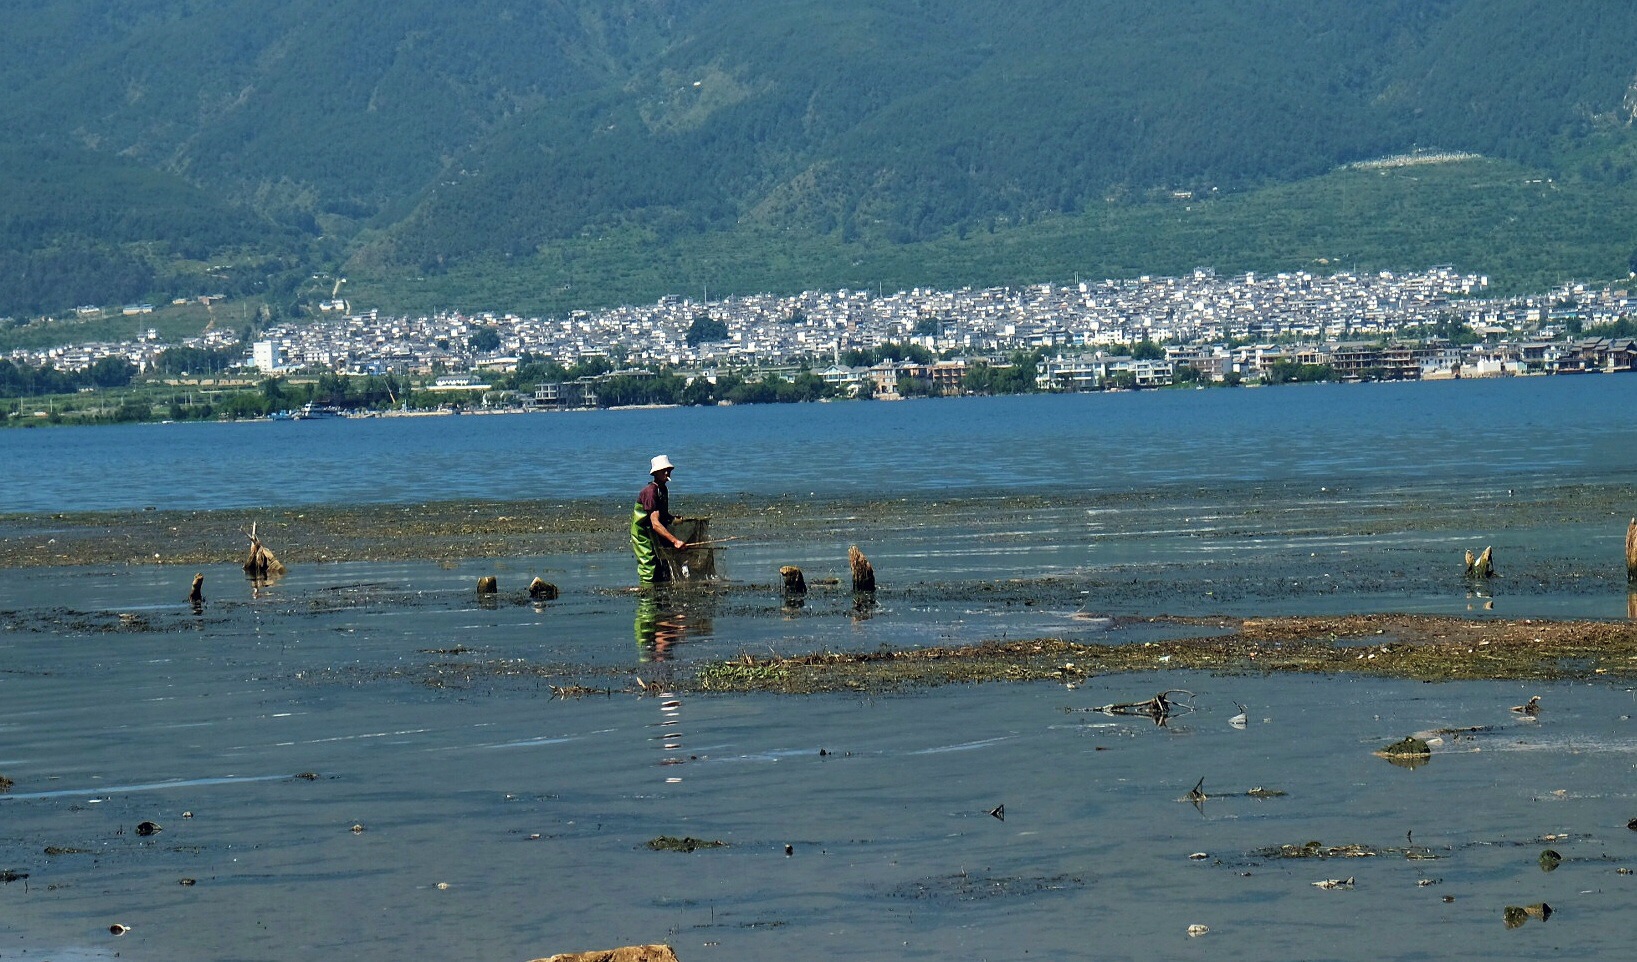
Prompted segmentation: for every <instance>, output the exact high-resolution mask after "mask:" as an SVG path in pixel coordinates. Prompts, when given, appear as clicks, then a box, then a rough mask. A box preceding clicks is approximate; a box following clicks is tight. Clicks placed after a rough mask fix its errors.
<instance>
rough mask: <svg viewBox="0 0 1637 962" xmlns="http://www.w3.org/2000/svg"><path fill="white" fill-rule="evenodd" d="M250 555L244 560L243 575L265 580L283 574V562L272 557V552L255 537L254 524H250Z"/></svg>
mask: <svg viewBox="0 0 1637 962" xmlns="http://www.w3.org/2000/svg"><path fill="white" fill-rule="evenodd" d="M249 537H250V555H249V557H247V558H245V559H244V573H245V574H247V575H249V576H250V577H252V578H267V577H269V576H273V575H281V574H284V562H282V561H280V560H279V559H278V558H276V557H274V556H273V552H272V551H270V550H268V548H267V546H266V545H264V544H262V543H261V539H260V538H258V537H256V525H255V522H251V524H250V535H249Z"/></svg>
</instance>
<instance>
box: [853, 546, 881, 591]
mask: <svg viewBox="0 0 1637 962" xmlns="http://www.w3.org/2000/svg"><path fill="white" fill-rule="evenodd" d="M847 564H849V565H851V566H852V569H853V590H854V591H874V590H875V566H874V565H872V564H870V559H868V558H866V557H864V552H862V551H860V550H858V545H856V544H855V545H853V546H852V547H851V548H848V549H847Z"/></svg>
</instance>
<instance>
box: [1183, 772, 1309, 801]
mask: <svg viewBox="0 0 1637 962" xmlns="http://www.w3.org/2000/svg"><path fill="white" fill-rule="evenodd" d="M1285 794H1286V793H1285V792H1282V791H1280V790H1279V789H1277V788H1263V787H1261V786H1260V785H1258V786H1257V787H1255V788H1252V789H1247V790H1246V791H1243V792H1215V793H1212V794H1210V795H1207V794H1205V778H1204V776H1200V779H1199V781H1197V782H1195V783H1194V787H1193V788H1191V789H1189V790H1188V794H1186V795H1184V796H1182V797H1181V798H1179V799H1177V801H1179V802H1193V803H1194V804H1195V805H1198V804H1199V803H1200V802H1203V801H1205V800H1206V799H1208V798H1283V797H1284V795H1285Z"/></svg>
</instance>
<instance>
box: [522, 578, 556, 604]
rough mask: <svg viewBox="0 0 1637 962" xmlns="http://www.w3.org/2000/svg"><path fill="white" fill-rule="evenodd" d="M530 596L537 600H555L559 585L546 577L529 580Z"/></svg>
mask: <svg viewBox="0 0 1637 962" xmlns="http://www.w3.org/2000/svg"><path fill="white" fill-rule="evenodd" d="M529 597H530V598H533V599H535V600H537V601H555V600H557V586H556V585H554V584H552V583H551V582H549V581H546V580H545V579H544V578H536V579H534V580H533V581H531V582H529Z"/></svg>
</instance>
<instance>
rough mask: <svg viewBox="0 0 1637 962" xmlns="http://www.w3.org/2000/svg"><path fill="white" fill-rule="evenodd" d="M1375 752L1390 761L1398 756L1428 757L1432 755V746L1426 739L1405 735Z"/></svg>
mask: <svg viewBox="0 0 1637 962" xmlns="http://www.w3.org/2000/svg"><path fill="white" fill-rule="evenodd" d="M1373 754H1375V755H1378V756H1380V757H1382V758H1385V759H1388V760H1389V761H1391V760H1392V759H1398V758H1420V759H1427V758H1431V757H1432V746H1431V745H1428V744H1427V742H1426V740H1425V739H1422V738H1417V737H1415V736H1414V735H1405V736H1404V737H1403V738H1401V739H1399V740H1398V741H1396V742H1393V743H1392V744H1391V745H1388V746H1386V747H1385V748H1380V749H1377V750H1376V751H1375V752H1374V753H1373Z"/></svg>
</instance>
